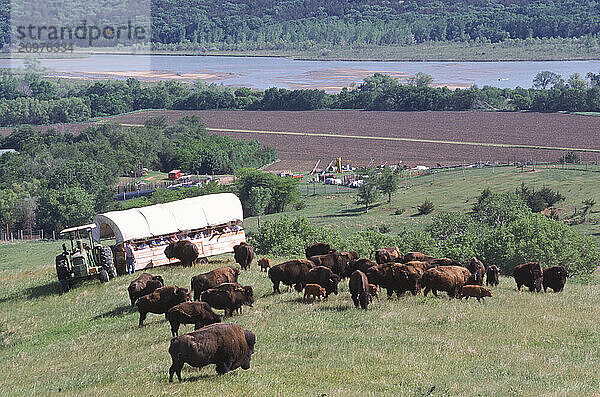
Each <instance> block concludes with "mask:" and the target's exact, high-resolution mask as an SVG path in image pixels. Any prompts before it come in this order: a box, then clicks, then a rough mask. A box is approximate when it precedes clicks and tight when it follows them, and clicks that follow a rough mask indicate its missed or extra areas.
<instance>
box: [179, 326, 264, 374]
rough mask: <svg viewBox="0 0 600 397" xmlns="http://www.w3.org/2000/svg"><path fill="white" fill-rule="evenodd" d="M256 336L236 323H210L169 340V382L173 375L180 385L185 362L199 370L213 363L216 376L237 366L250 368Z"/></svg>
mask: <svg viewBox="0 0 600 397" xmlns="http://www.w3.org/2000/svg"><path fill="white" fill-rule="evenodd" d="M255 343H256V335H254V334H253V333H252V332H250V331H247V330H244V329H243V328H242V327H241V326H239V325H237V324H212V325H209V326H207V327H204V328H200V329H199V330H196V331H194V332H191V333H189V334H185V335H181V336H177V337H175V338H173V339H171V346H169V354H170V355H171V360H173V363H172V364H171V367H170V368H169V382H172V381H173V374H177V378H178V379H179V381H180V382H181V369H182V368H183V364H185V363H188V364H189V365H191V366H192V367H197V368H201V367H204V366H205V365H209V364H216V365H217V368H216V369H217V373H218V374H219V375H223V374H226V373H227V372H229V371H233V370H234V369H237V368H239V367H242V369H249V368H250V359H251V357H252V354H253V353H254V344H255Z"/></svg>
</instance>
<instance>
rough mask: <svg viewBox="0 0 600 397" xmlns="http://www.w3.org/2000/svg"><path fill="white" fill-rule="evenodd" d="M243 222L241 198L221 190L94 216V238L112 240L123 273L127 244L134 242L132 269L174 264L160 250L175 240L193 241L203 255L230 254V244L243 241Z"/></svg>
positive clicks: (116, 259) (96, 239)
mask: <svg viewBox="0 0 600 397" xmlns="http://www.w3.org/2000/svg"><path fill="white" fill-rule="evenodd" d="M242 222H243V211H242V204H241V202H240V200H239V198H238V197H237V196H236V195H235V194H232V193H219V194H210V195H206V196H199V197H191V198H187V199H183V200H178V201H173V202H170V203H165V204H156V205H151V206H148V207H142V208H131V209H128V210H124V211H112V212H107V213H104V214H99V215H96V216H95V217H94V223H95V224H96V225H97V228H96V229H94V231H93V238H94V240H95V241H100V240H101V239H108V238H114V239H115V242H116V245H115V246H114V247H113V252H114V256H115V262H116V267H117V270H118V271H120V272H123V270H124V268H125V258H124V250H123V244H124V243H125V242H131V243H132V244H133V254H134V257H135V259H136V269H147V268H151V267H155V266H162V265H167V264H170V263H174V262H176V260H175V259H173V260H169V259H168V258H167V257H166V256H165V255H164V250H165V248H166V246H167V245H168V244H169V243H170V242H175V241H177V240H190V241H191V242H193V243H194V244H196V247H197V248H198V253H199V258H202V259H205V258H207V257H209V256H212V255H218V254H222V253H226V252H232V251H233V246H234V245H236V244H239V243H240V242H242V241H245V240H246V235H245V232H244V229H243V227H242Z"/></svg>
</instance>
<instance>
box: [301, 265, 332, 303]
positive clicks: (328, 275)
mask: <svg viewBox="0 0 600 397" xmlns="http://www.w3.org/2000/svg"><path fill="white" fill-rule="evenodd" d="M305 282H306V284H319V285H320V286H321V287H323V288H325V291H326V294H325V298H327V297H328V296H329V294H331V293H334V294H336V295H337V294H338V284H339V282H340V276H338V275H337V274H335V273H333V272H332V271H331V269H329V268H328V267H325V266H316V267H314V268H312V269H310V270H309V271H308V273H307V274H306V278H305Z"/></svg>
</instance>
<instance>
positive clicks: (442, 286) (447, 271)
mask: <svg viewBox="0 0 600 397" xmlns="http://www.w3.org/2000/svg"><path fill="white" fill-rule="evenodd" d="M470 277H471V272H470V271H469V270H468V269H466V268H464V267H462V266H439V267H433V268H431V269H429V270H427V271H426V272H425V273H423V277H422V278H421V284H422V285H423V287H424V288H425V289H424V291H423V294H424V295H425V296H427V293H429V291H431V292H433V295H435V296H436V297H437V296H438V294H437V292H438V291H446V292H447V293H448V296H449V297H450V299H452V298H455V297H459V296H460V291H461V289H462V287H463V285H465V284H467V281H468V280H469V278H470Z"/></svg>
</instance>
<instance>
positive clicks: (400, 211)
mask: <svg viewBox="0 0 600 397" xmlns="http://www.w3.org/2000/svg"><path fill="white" fill-rule="evenodd" d="M404 211H405V209H404V208H398V209H397V210H396V211H394V215H402V214H404Z"/></svg>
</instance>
